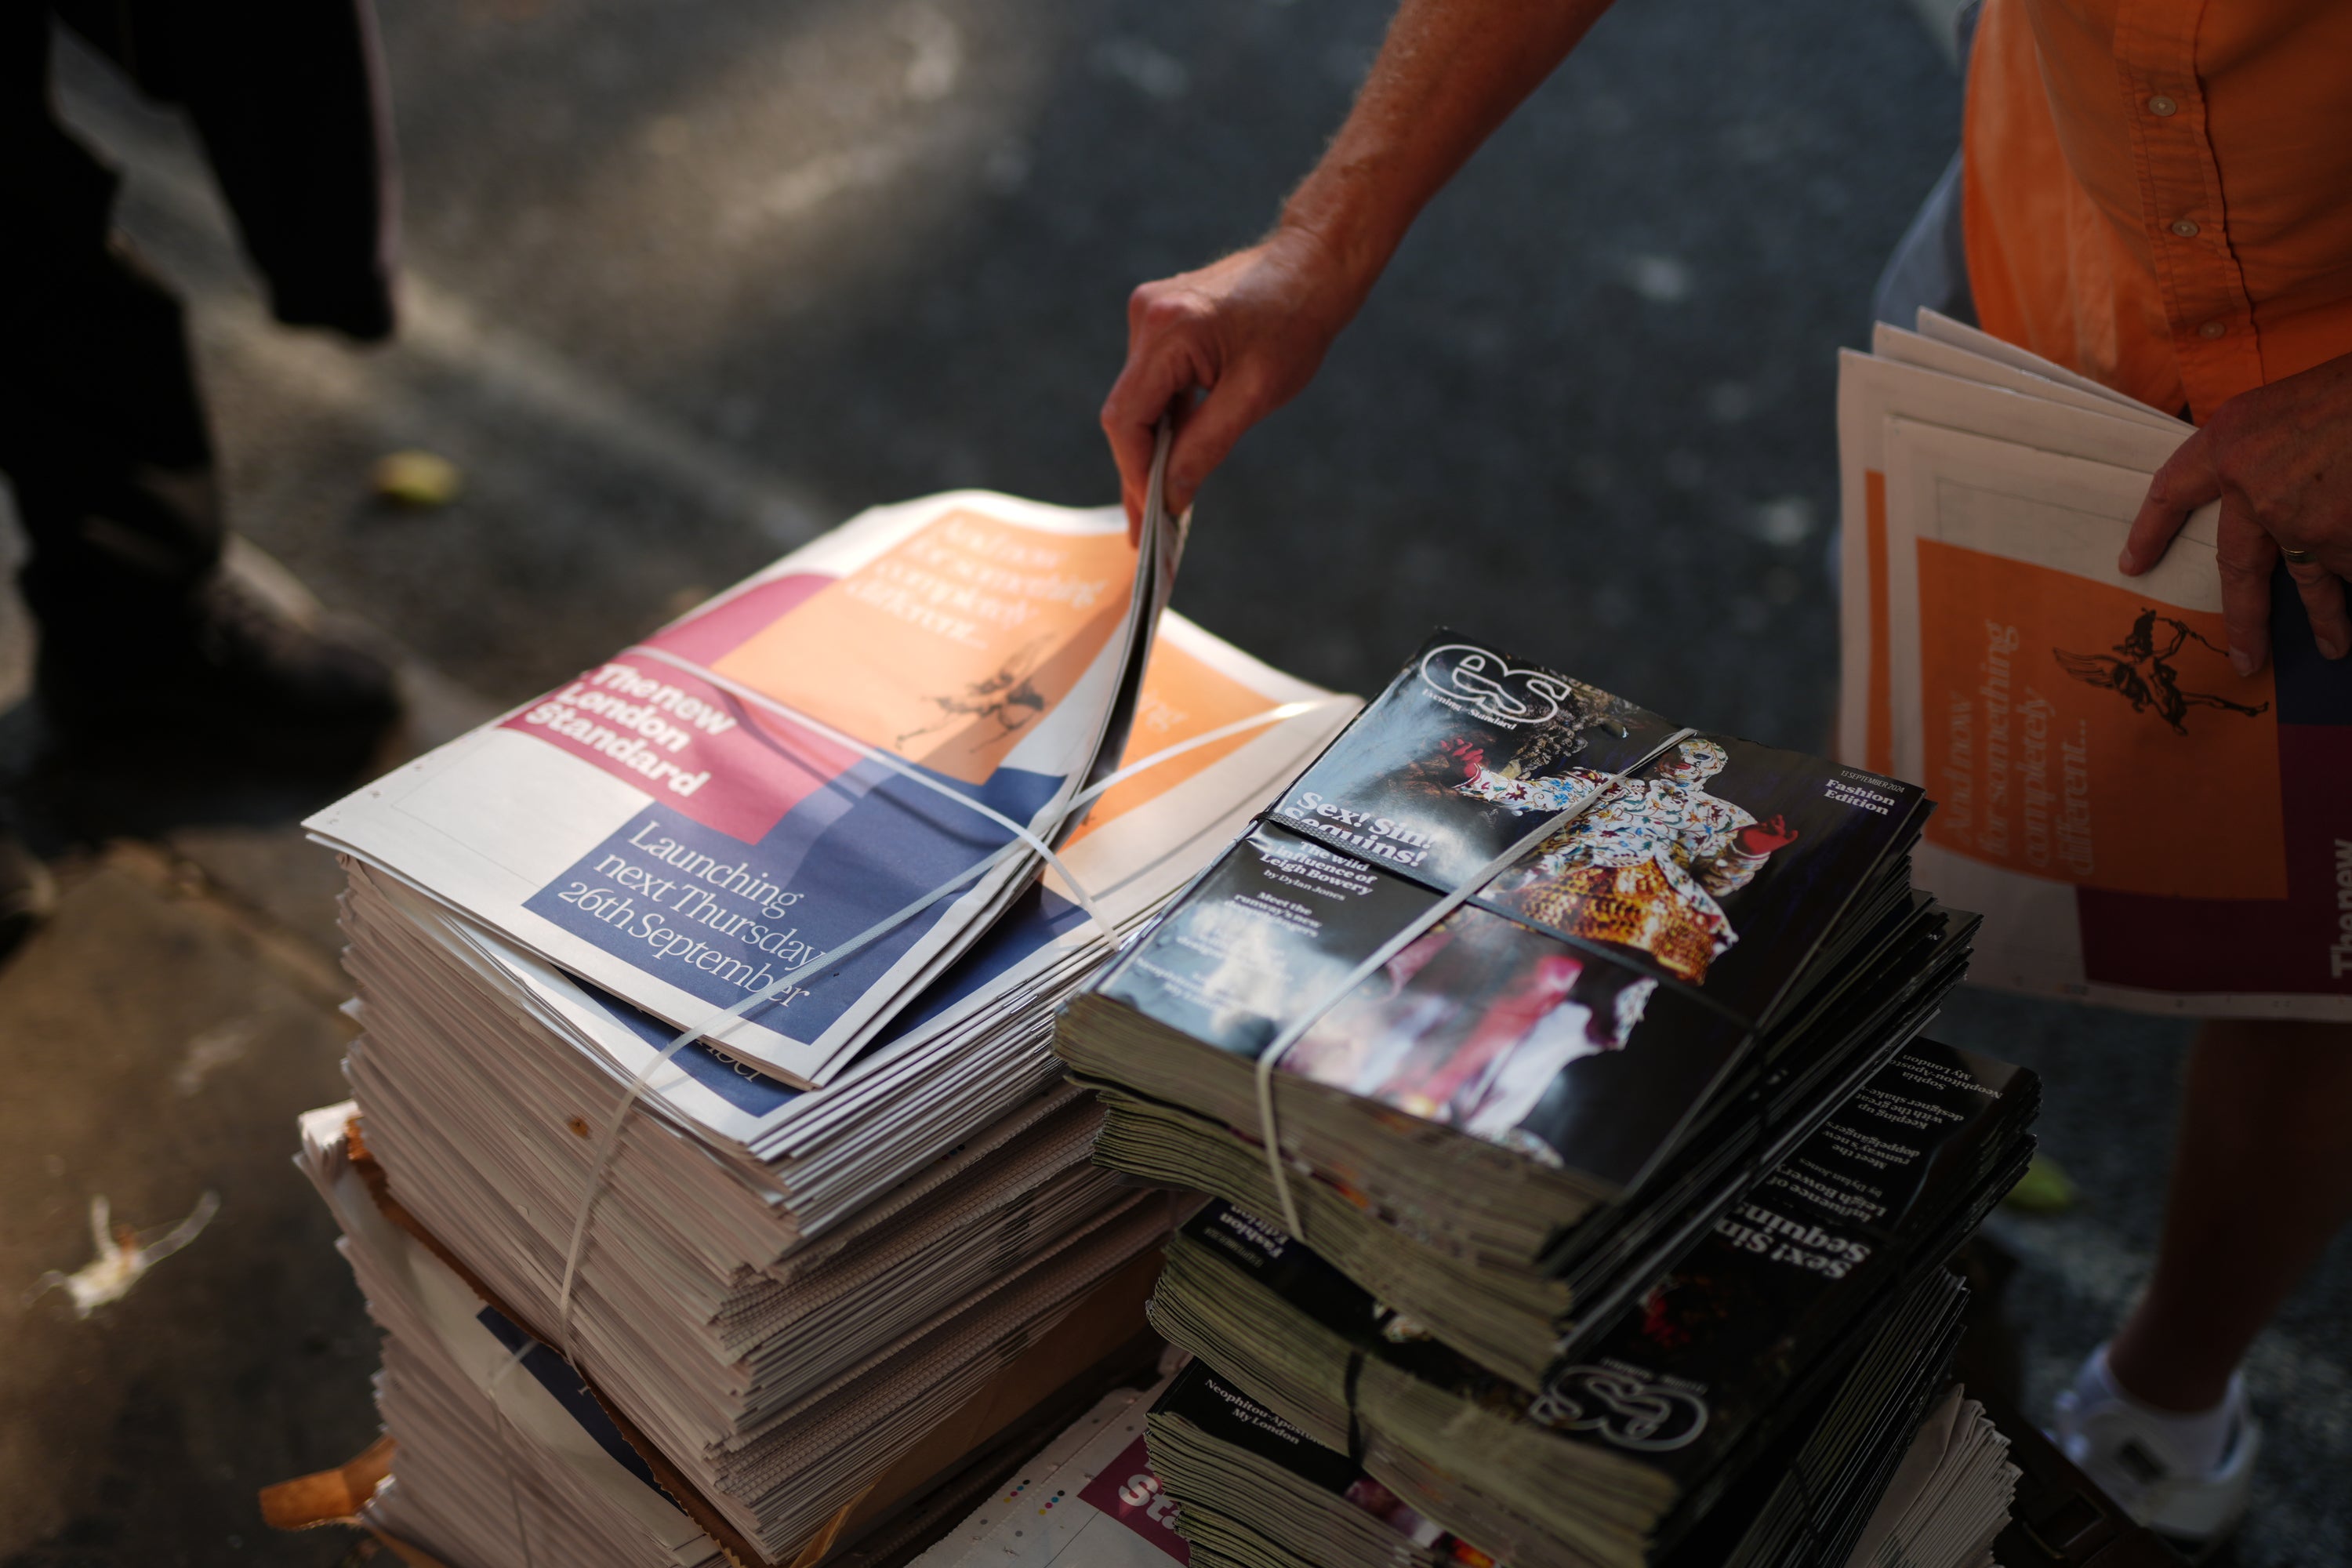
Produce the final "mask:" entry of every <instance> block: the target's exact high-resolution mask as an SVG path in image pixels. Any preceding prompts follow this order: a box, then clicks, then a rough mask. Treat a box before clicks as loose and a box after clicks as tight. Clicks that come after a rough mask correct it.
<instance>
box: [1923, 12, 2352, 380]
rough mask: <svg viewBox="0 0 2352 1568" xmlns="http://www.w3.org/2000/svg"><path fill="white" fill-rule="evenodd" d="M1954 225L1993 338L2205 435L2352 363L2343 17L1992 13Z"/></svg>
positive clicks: (2350, 72) (1972, 99)
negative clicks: (2304, 379)
mask: <svg viewBox="0 0 2352 1568" xmlns="http://www.w3.org/2000/svg"><path fill="white" fill-rule="evenodd" d="M1963 141H1964V145H1965V147H1966V156H1965V163H1964V169H1963V173H1962V177H1961V191H1962V195H1961V201H1962V208H1961V210H1962V228H1963V233H1964V236H1965V237H1966V241H1967V245H1968V261H1969V288H1970V289H1971V291H1972V292H1973V294H1974V295H1975V300H1976V307H1977V316H1978V319H1979V321H1981V322H1982V323H1983V324H1984V327H1985V330H1986V331H1990V332H1991V333H1993V334H1995V335H1996V336H1998V337H2000V338H2004V339H2006V340H2008V341H2009V342H2014V343H2018V344H2021V345H2022V346H2023V347H2026V348H2029V349H2032V351H2033V352H2034V353H2038V354H2041V355H2042V356H2044V357H2045V358H2048V359H2053V360H2056V361H2058V362H2059V363H2062V364H2066V365H2071V366H2073V367H2074V369H2075V370H2078V371H2080V372H2081V373H2083V374H2085V375H2089V376H2094V377H2095V378H2097V379H2098V380H2099V381H2101V382H2104V383H2105V384H2107V385H2109V386H2113V387H2116V388H2117V389H2118V390H2120V391H2123V392H2126V393H2128V394H2130V395H2132V396H2134V397H2137V398H2138V399H2140V400H2141V401H2143V402H2145V403H2150V404H2153V405H2156V406H2157V407H2158V408H2163V409H2168V410H2170V409H2179V408H2181V407H2184V406H2185V407H2187V408H2188V409H2189V413H2190V416H2191V417H2193V418H2195V419H2197V420H2198V421H2200V422H2202V421H2203V420H2204V419H2206V418H2207V417H2209V416H2210V415H2211V414H2212V412H2213V410H2214V409H2215V408H2216V407H2218V406H2219V405H2221V403H2222V402H2223V401H2224V400H2225V399H2227V398H2230V397H2232V396H2235V395H2237V394H2239V393H2241V392H2244V391H2246V390H2248V389H2249V388H2252V387H2255V386H2260V385H2262V384H2264V383H2266V382H2272V381H2276V380H2278V379H2279V378H2280V377H2282V376H2288V375H2293V374H2295V373H2296V372H2298V371H2304V370H2308V369H2310V368H2311V367H2312V366H2313V365H2315V364H2319V363H2323V362H2324V361H2326V360H2330V359H2334V358H2336V356H2338V355H2340V354H2345V353H2352V4H2347V0H1986V5H1985V8H1984V14H1983V17H1982V20H1981V21H1980V23H1979V29H1978V33H1977V39H1976V47H1975V50H1974V53H1973V55H1972V57H1971V58H1970V61H1969V91H1968V108H1967V119H1966V125H1965V130H1964V133H1963Z"/></svg>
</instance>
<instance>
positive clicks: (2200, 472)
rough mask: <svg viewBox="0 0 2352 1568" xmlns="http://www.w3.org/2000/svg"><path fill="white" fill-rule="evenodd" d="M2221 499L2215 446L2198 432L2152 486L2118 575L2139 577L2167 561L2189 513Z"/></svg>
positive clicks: (2119, 562) (2160, 470)
mask: <svg viewBox="0 0 2352 1568" xmlns="http://www.w3.org/2000/svg"><path fill="white" fill-rule="evenodd" d="M2220 497H2221V474H2220V472H2219V471H2218V470H2217V469H2216V468H2214V466H2213V457H2212V444H2211V442H2210V438H2209V437H2207V435H2206V433H2205V431H2203V430H2198V431H2196V432H2194V433H2193V434H2191V435H2190V436H2189V439H2187V440H2186V441H2183V442H2182V443H2180V445H2179V447H2178V448H2177V449H2175V450H2174V452H2173V454H2172V456H2171V457H2169V458H2166V459H2165V461H2164V467H2162V468H2158V469H2157V470H2156V477H2155V478H2154V479H2150V480H2149V481H2148V485H2147V500H2143V501H2141V502H2140V503H2139V515H2137V517H2135V518H2133V519H2132V525H2131V532H2130V534H2129V535H2127V536H2126V538H2125V540H2124V549H2123V554H2122V555H2121V556H2119V557H2117V559H2116V571H2118V572H2121V573H2122V574H2124V575H2125V576H2126V577H2137V576H2138V575H2139V574H2141V573H2143V572H2145V571H2147V569H2148V568H2149V567H2151V566H2153V565H2155V564H2156V563H2158V562H2159V561H2161V560H2163V559H2164V552H2165V550H2166V548H2167V547H2168V546H2169V545H2170V544H2171V543H2172V536H2173V535H2174V534H2176V533H2179V531H2180V525H2181V524H2182V523H2185V522H2187V521H2189V513H2190V512H2192V511H2195V510H2197V509H2198V508H2199V507H2200V506H2203V505H2204V504H2205V503H2206V502H2207V501H2210V500H2218V499H2219V498H2220Z"/></svg>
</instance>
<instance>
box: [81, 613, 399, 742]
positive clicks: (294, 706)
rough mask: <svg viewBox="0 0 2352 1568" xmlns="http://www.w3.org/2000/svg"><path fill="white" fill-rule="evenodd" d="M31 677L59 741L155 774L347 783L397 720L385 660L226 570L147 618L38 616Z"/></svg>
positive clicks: (145, 615) (395, 695) (396, 696)
mask: <svg viewBox="0 0 2352 1568" xmlns="http://www.w3.org/2000/svg"><path fill="white" fill-rule="evenodd" d="M110 608H113V607H112V606H110ZM94 623H95V624H94ZM38 669H39V685H40V693H41V699H42V704H43V707H44V708H45V709H46V710H47V716H48V719H49V721H50V723H51V724H52V725H53V726H54V727H55V728H56V729H57V730H58V732H59V733H60V734H61V735H63V736H64V737H65V738H66V739H67V740H68V742H71V743H73V744H75V745H77V746H79V747H82V748H86V749H88V750H90V751H93V752H101V753H107V754H114V755H121V756H126V757H128V756H136V757H141V758H143V759H148V760H150V761H152V762H153V763H159V764H161V763H168V761H169V760H170V759H171V758H173V757H174V756H184V757H187V758H188V759H189V760H192V761H196V762H201V763H211V764H214V765H216V766H226V767H232V768H234V767H238V766H241V765H246V764H257V765H259V766H263V767H268V768H296V769H299V770H301V771H303V772H305V773H341V772H348V771H350V770H352V769H353V768H356V767H358V766H360V765H361V764H362V763H365V762H366V761H367V760H368V759H369V757H370V756H371V755H372V754H373V752H375V751H376V750H377V748H378V747H379V746H380V745H381V744H382V742H383V740H384V739H385V737H386V736H387V735H388V734H389V732H390V731H392V730H393V728H394V726H395V725H396V724H397V723H398V721H399V719H400V697H399V692H398V689H397V688H396V686H395V684H394V679H393V672H392V667H391V666H390V665H389V664H388V663H387V662H386V661H385V660H384V659H383V658H380V657H378V656H377V655H376V654H375V653H373V651H371V650H369V649H368V648H366V647H362V646H361V645H360V644H359V643H358V642H356V641H353V640H352V639H350V638H348V637H339V636H337V635H335V634H333V633H331V632H330V631H327V630H324V629H322V628H320V627H317V626H310V625H306V624H304V622H303V621H302V620H301V619H299V618H298V617H297V616H295V615H294V614H292V613H289V610H288V609H286V608H284V607H281V606H280V605H278V604H276V603H273V602H272V601H271V599H270V598H269V597H268V596H266V595H264V594H263V593H262V592H261V591H259V590H258V589H257V588H256V587H255V586H254V585H253V584H249V583H247V582H246V581H244V580H243V579H242V578H240V577H239V576H238V574H236V573H235V572H232V571H227V570H223V571H219V572H215V573H214V574H212V575H211V576H210V577H209V578H207V579H206V580H205V582H204V583H202V584H199V585H198V586H197V587H196V588H194V590H192V591H190V592H189V593H187V594H186V595H182V596H180V597H178V598H177V599H175V600H173V601H171V602H168V603H166V604H164V605H162V606H160V607H156V608H153V609H151V610H149V611H148V612H146V613H143V614H142V613H140V612H138V611H137V610H136V609H134V608H132V607H131V606H130V605H123V606H121V607H120V608H119V609H116V610H115V613H112V614H108V615H105V616H104V617H103V619H102V620H101V619H100V615H99V614H98V613H96V612H94V611H93V612H86V613H84V614H81V615H75V616H45V617H44V620H43V625H42V628H41V649H40V658H39V666H38Z"/></svg>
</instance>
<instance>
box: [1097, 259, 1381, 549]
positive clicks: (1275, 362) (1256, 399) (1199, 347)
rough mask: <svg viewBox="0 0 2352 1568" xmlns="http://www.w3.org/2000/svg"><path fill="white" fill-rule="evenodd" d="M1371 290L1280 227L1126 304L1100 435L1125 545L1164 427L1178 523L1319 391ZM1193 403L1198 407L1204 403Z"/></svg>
mask: <svg viewBox="0 0 2352 1568" xmlns="http://www.w3.org/2000/svg"><path fill="white" fill-rule="evenodd" d="M1369 286H1370V280H1369V279H1365V280H1362V281H1358V280H1356V279H1351V278H1349V276H1348V275H1347V274H1346V272H1345V270H1344V269H1343V268H1341V267H1340V266H1339V263H1338V262H1337V260H1336V258H1333V257H1332V256H1331V254H1330V252H1329V251H1328V249H1327V248H1326V247H1324V245H1323V244H1322V243H1321V241H1320V240H1319V239H1318V238H1317V237H1316V236H1315V235H1314V234H1313V233H1312V232H1310V231H1308V230H1306V229H1301V228H1295V227H1289V226H1285V227H1282V228H1278V229H1276V230H1275V232H1274V233H1273V234H1272V235H1271V236H1270V237H1267V238H1266V239H1265V240H1263V241H1261V242H1260V243H1258V244H1256V245H1254V246H1252V247H1249V248H1248V249H1247V250H1241V251H1235V252H1234V254H1233V255H1231V256H1228V257H1226V258H1224V259H1223V260H1222V261H1217V262H1213V263H1211V264H1210V265H1209V266H1206V267H1203V268H1201V269H1200V270H1199V271H1197V272H1186V273H1182V274H1180V275H1179V276H1177V277H1174V278H1167V279H1161V280H1160V281H1159V282H1156V283H1146V284H1144V285H1142V286H1141V287H1140V288H1139V289H1136V291H1135V292H1134V293H1133V294H1132V295H1130V296H1129V299H1128V302H1127V368H1126V369H1124V370H1122V371H1121V372H1119V376H1118V381H1117V382H1116V383H1115V384H1113V385H1112V387H1111V389H1110V395H1109V396H1108V398H1106V399H1104V401H1103V409H1102V426H1103V433H1104V434H1105V435H1107V436H1108V437H1110V448H1111V453H1112V456H1113V457H1115V458H1117V459H1118V481H1119V493H1120V496H1121V499H1123V500H1125V501H1126V503H1127V521H1128V531H1129V535H1130V536H1132V535H1133V534H1134V532H1135V531H1136V529H1137V527H1138V525H1139V523H1140V522H1141V521H1142V518H1143V498H1144V491H1145V488H1146V487H1147V485H1148V484H1149V483H1150V478H1151V448H1152V442H1153V437H1154V435H1155V432H1156V430H1157V427H1158V426H1159V423H1160V416H1161V415H1162V414H1167V413H1172V414H1173V415H1174V416H1175V419H1176V437H1175V440H1174V442H1173V443H1172V444H1171V446H1170V447H1169V451H1168V510H1169V513H1170V515H1171V516H1181V515H1182V513H1183V511H1184V509H1185V508H1186V507H1188V506H1191V505H1192V496H1193V492H1195V491H1196V490H1198V489H1200V488H1201V481H1202V480H1203V479H1207V478H1208V477H1209V474H1210V472H1211V470H1213V469H1214V468H1216V466H1217V465H1218V464H1219V463H1221V462H1223V461H1224V458H1225V454H1226V453H1227V452H1230V451H1232V450H1233V447H1234V442H1235V441H1238V440H1239V439H1241V436H1242V432H1243V431H1244V430H1247V429H1248V428H1249V427H1250V426H1253V425H1255V424H1256V423H1257V422H1258V421H1259V420H1261V419H1263V418H1265V416H1267V415H1269V414H1271V413H1273V412H1274V411H1275V410H1276V409H1277V408H1279V407H1281V406H1282V405H1284V404H1286V403H1287V402H1289V401H1290V400H1291V399H1292V398H1294V397H1296V396H1297V395H1298V394H1299V393H1300V391H1302V390H1303V389H1304V388H1305V387H1306V385H1307V383H1308V382H1309V381H1311V380H1313V379H1314V376H1315V372H1316V369H1317V368H1318V366H1320V365H1321V364H1322V363H1323V355H1324V354H1325V353H1326V352H1328V350H1329V349H1330V347H1331V340H1332V339H1334V338H1336V337H1338V336H1339V330H1340V329H1341V328H1342V327H1344V326H1346V325H1347V324H1348V322H1349V320H1350V319H1351V318H1353V317H1354V315H1355V313H1356V310H1357V308H1358V307H1359V306H1360V305H1361V304H1362V303H1363V299H1364V292H1365V289H1367V288H1368V287H1369ZM1196 391H1198V392H1200V393H1201V394H1202V396H1201V397H1200V399H1199V401H1197V402H1195V401H1194V400H1193V394H1194V393H1195V392H1196Z"/></svg>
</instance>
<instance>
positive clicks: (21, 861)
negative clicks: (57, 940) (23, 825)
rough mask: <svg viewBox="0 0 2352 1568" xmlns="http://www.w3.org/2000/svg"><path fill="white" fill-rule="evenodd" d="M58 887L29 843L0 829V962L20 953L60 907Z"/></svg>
mask: <svg viewBox="0 0 2352 1568" xmlns="http://www.w3.org/2000/svg"><path fill="white" fill-rule="evenodd" d="M57 902H58V884H57V881H56V879H54V878H52V877H51V876H50V875H49V868H47V866H44V865H42V864H41V861H40V858H39V857H38V856H37V855H35V854H34V853H33V852H32V851H31V850H30V849H27V848H26V847H25V841H24V840H23V839H21V838H19V837H16V835H15V834H13V833H10V832H8V831H7V830H6V829H5V828H0V959H5V958H6V957H7V956H8V954H10V953H11V952H15V951H16V945H17V943H19V942H23V941H24V940H25V939H26V937H28V936H30V935H32V934H33V931H34V930H35V929H36V928H37V927H38V926H39V925H40V923H41V922H42V921H45V920H47V919H48V918H49V911H50V910H53V909H55V908H56V907H57Z"/></svg>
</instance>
